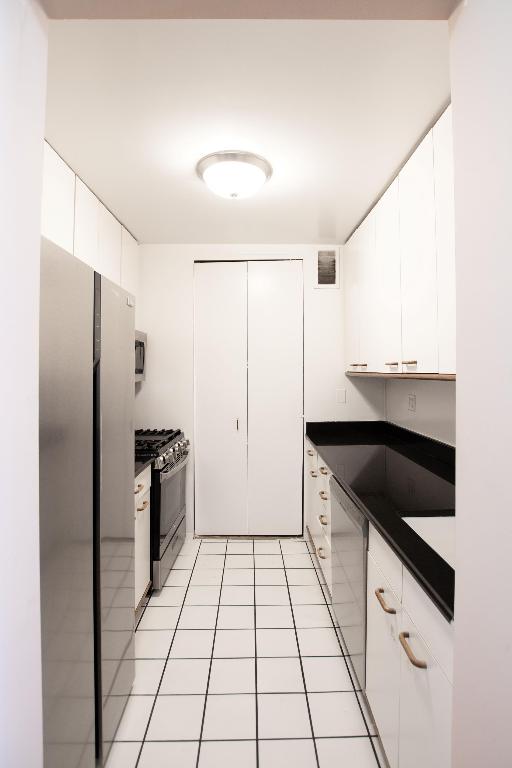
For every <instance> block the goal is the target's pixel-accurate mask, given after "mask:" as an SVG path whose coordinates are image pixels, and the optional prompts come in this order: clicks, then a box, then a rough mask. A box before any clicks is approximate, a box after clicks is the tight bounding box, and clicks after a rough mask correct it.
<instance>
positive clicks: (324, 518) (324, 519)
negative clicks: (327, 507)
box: [318, 515, 329, 525]
mask: <svg viewBox="0 0 512 768" xmlns="http://www.w3.org/2000/svg"><path fill="white" fill-rule="evenodd" d="M318 519H319V520H320V524H321V525H329V521H328V519H327V516H326V515H318Z"/></svg>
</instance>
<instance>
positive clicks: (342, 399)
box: [336, 389, 347, 405]
mask: <svg viewBox="0 0 512 768" xmlns="http://www.w3.org/2000/svg"><path fill="white" fill-rule="evenodd" d="M346 402H347V390H346V389H337V390H336V405H345V403H346Z"/></svg>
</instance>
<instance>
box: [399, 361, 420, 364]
mask: <svg viewBox="0 0 512 768" xmlns="http://www.w3.org/2000/svg"><path fill="white" fill-rule="evenodd" d="M402 365H418V361H417V360H402Z"/></svg>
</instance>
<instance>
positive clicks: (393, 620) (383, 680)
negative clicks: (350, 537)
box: [366, 554, 400, 768]
mask: <svg viewBox="0 0 512 768" xmlns="http://www.w3.org/2000/svg"><path fill="white" fill-rule="evenodd" d="M377 595H378V596H379V597H380V600H379V597H377ZM386 608H387V609H388V611H389V610H391V611H394V613H389V612H387V611H386ZM399 611H400V603H399V601H398V599H397V598H396V596H395V595H394V593H393V591H392V590H391V587H390V586H389V584H388V582H387V581H386V579H385V578H384V576H383V575H382V572H381V570H380V569H379V568H378V567H377V565H376V563H375V561H374V560H373V558H372V556H371V555H370V554H368V579H367V619H366V621H367V624H366V696H367V697H368V701H369V703H370V707H371V710H372V713H373V716H374V718H375V722H376V724H377V728H378V730H379V734H380V737H381V739H382V744H383V746H384V750H385V752H386V756H387V758H388V762H389V765H390V768H397V766H398V729H399V696H400V645H399V642H398V614H399Z"/></svg>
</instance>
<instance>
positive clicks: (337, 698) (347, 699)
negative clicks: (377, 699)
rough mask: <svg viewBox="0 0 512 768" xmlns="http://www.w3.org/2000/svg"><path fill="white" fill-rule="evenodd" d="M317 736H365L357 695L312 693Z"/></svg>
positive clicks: (311, 706) (311, 698)
mask: <svg viewBox="0 0 512 768" xmlns="http://www.w3.org/2000/svg"><path fill="white" fill-rule="evenodd" d="M308 699H309V707H310V710H311V719H312V720H313V732H314V734H315V736H329V737H334V736H365V735H367V731H366V726H365V723H364V720H363V716H362V715H361V711H360V709H359V705H358V703H357V698H356V695H355V693H350V692H347V693H310V694H309V696H308Z"/></svg>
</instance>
